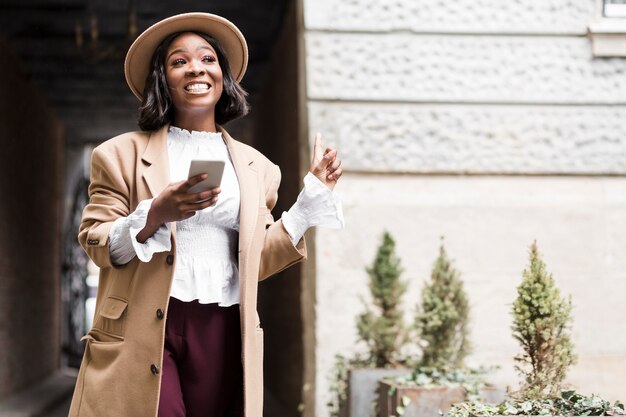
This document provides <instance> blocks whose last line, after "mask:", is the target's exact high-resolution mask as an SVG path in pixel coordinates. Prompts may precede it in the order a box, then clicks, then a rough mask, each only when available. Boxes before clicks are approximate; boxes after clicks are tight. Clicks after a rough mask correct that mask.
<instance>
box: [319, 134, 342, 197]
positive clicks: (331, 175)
mask: <svg viewBox="0 0 626 417" xmlns="http://www.w3.org/2000/svg"><path fill="white" fill-rule="evenodd" d="M340 166H341V160H340V159H339V158H338V156H337V150H336V149H333V148H331V147H326V148H325V149H324V147H323V145H322V135H321V133H316V134H315V143H314V145H313V160H312V161H311V172H312V173H313V175H315V176H316V177H317V178H318V179H319V180H320V181H321V182H323V183H324V184H326V186H327V187H328V188H329V189H331V190H332V189H333V188H335V184H337V181H338V180H339V178H340V177H341V174H342V170H341V167H340Z"/></svg>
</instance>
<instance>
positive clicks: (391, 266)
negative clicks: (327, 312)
mask: <svg viewBox="0 0 626 417" xmlns="http://www.w3.org/2000/svg"><path fill="white" fill-rule="evenodd" d="M366 271H367V274H368V275H369V278H370V280H369V289H370V292H371V295H372V301H373V306H372V307H369V306H367V305H366V306H365V308H366V310H365V312H364V313H363V314H361V315H359V317H358V319H357V332H358V336H359V340H360V341H363V342H365V344H366V345H367V348H368V352H369V355H370V361H371V362H372V363H373V365H374V366H376V367H378V368H384V367H386V366H389V365H395V364H397V363H399V360H398V358H397V355H398V353H399V352H400V349H401V348H402V345H403V344H404V343H405V342H406V340H407V336H406V335H407V332H406V329H405V326H404V323H403V317H402V316H403V314H402V311H401V309H400V302H401V299H402V296H403V295H404V293H405V292H406V287H407V284H406V282H403V281H401V280H400V275H401V273H402V267H401V266H400V259H399V258H398V257H397V256H396V253H395V242H394V240H393V238H392V237H391V235H390V234H389V233H388V232H385V233H384V234H383V241H382V243H381V245H380V246H379V247H378V251H377V253H376V258H375V259H374V262H373V264H372V266H371V267H369V268H366ZM364 304H365V303H364Z"/></svg>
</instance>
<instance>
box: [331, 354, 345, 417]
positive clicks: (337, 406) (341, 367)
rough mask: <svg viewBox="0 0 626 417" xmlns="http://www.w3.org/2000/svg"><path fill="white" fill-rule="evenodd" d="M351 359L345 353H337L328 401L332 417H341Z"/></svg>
mask: <svg viewBox="0 0 626 417" xmlns="http://www.w3.org/2000/svg"><path fill="white" fill-rule="evenodd" d="M349 367H350V361H349V360H348V359H347V358H346V357H344V356H343V355H340V354H337V355H335V365H334V366H333V368H332V373H331V375H330V378H329V381H330V395H331V396H330V400H329V401H328V403H326V406H327V407H328V413H329V415H330V417H339V413H340V410H341V407H342V405H343V404H345V402H346V399H347V395H348V392H347V389H348V368H349Z"/></svg>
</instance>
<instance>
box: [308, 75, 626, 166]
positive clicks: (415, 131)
mask: <svg viewBox="0 0 626 417" xmlns="http://www.w3.org/2000/svg"><path fill="white" fill-rule="evenodd" d="M624 79H625V80H626V75H625V76H624ZM309 124H310V126H311V127H312V129H317V130H321V131H323V132H324V136H325V138H326V140H327V141H329V142H332V143H333V144H335V145H336V146H338V147H339V148H340V149H341V151H342V154H343V167H344V169H348V170H352V171H361V172H404V173H473V174H484V173H497V174H505V173H511V174H519V173H530V174H542V173H552V174H624V173H626V106H617V107H616V106H531V105H525V106H497V105H481V106H468V105H447V104H446V105H433V104H398V103H385V104H381V103H339V102H316V101H315V102H311V103H310V104H309Z"/></svg>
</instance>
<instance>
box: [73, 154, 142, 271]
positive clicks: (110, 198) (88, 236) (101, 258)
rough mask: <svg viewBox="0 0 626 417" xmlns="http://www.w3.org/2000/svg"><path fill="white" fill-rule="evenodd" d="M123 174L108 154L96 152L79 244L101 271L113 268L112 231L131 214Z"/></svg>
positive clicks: (92, 158) (127, 190) (92, 157)
mask: <svg viewBox="0 0 626 417" xmlns="http://www.w3.org/2000/svg"><path fill="white" fill-rule="evenodd" d="M121 171H122V170H121V169H120V166H119V164H116V163H114V162H113V159H112V158H111V156H110V155H109V154H107V153H106V152H105V151H103V150H102V149H100V148H96V149H94V151H93V154H92V156H91V183H90V185H89V203H88V204H87V206H86V207H85V209H84V210H83V218H82V220H81V223H80V229H79V232H78V241H79V242H80V244H81V246H82V247H83V249H85V252H87V255H88V256H89V257H90V258H91V260H92V261H93V262H94V263H95V264H96V265H98V267H100V268H107V267H111V266H114V265H113V264H112V262H111V256H110V253H109V244H108V241H109V230H110V229H111V226H113V222H114V221H115V220H116V219H118V218H120V217H125V216H128V214H129V212H130V210H129V198H128V196H129V188H128V184H127V182H126V181H124V178H123V176H122V173H121Z"/></svg>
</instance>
